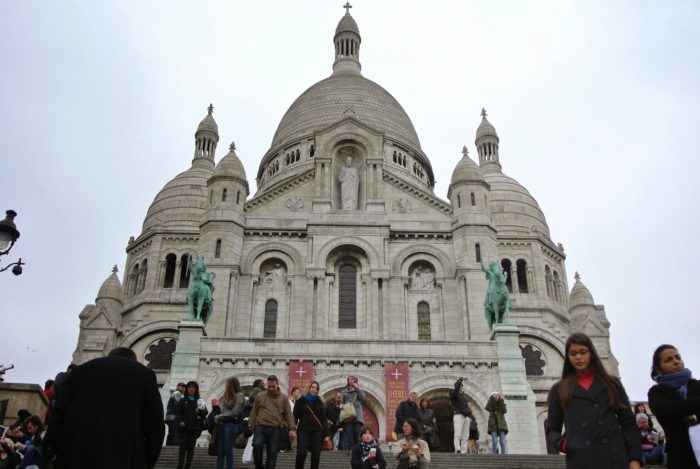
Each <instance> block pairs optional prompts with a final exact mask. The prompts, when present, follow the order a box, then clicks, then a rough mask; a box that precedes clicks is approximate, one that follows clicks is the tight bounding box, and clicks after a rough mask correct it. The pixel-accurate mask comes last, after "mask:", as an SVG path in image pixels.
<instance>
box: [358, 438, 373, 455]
mask: <svg viewBox="0 0 700 469" xmlns="http://www.w3.org/2000/svg"><path fill="white" fill-rule="evenodd" d="M360 447H361V448H362V458H363V459H364V458H366V457H367V455H368V454H369V450H371V449H372V448H375V447H376V445H375V444H374V440H372V441H370V442H369V443H365V442H364V441H361V442H360Z"/></svg>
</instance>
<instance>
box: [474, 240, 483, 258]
mask: <svg viewBox="0 0 700 469" xmlns="http://www.w3.org/2000/svg"><path fill="white" fill-rule="evenodd" d="M474 251H476V262H481V245H480V244H479V243H476V245H474Z"/></svg>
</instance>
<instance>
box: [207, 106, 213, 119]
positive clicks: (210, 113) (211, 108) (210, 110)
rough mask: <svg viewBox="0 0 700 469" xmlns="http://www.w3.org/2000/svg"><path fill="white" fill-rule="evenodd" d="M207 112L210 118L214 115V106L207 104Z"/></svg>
mask: <svg viewBox="0 0 700 469" xmlns="http://www.w3.org/2000/svg"><path fill="white" fill-rule="evenodd" d="M207 111H208V112H209V115H210V116H211V115H212V114H214V104H212V103H209V107H208V108H207Z"/></svg>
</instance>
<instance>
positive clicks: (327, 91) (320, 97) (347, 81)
mask: <svg viewBox="0 0 700 469" xmlns="http://www.w3.org/2000/svg"><path fill="white" fill-rule="evenodd" d="M346 117H352V118H354V119H357V120H358V121H359V122H361V123H363V124H365V125H367V126H369V127H372V128H374V129H376V130H378V131H379V132H384V133H386V135H387V137H391V138H394V139H396V140H398V141H402V142H405V143H406V144H408V145H410V146H412V147H413V148H415V149H417V150H419V149H420V141H419V140H418V135H417V134H416V130H415V128H414V127H413V123H412V122H411V119H410V118H409V117H408V115H407V114H406V111H404V109H403V108H402V107H401V105H400V104H399V102H398V101H397V100H396V99H395V98H394V97H393V96H392V95H391V94H389V92H388V91H386V90H385V89H384V88H382V87H381V86H379V85H378V84H376V83H375V82H373V81H371V80H368V79H367V78H364V77H363V76H362V75H359V74H336V75H333V76H331V77H329V78H326V79H325V80H321V81H319V82H318V83H316V84H315V85H313V86H311V87H310V88H309V89H307V90H306V91H304V92H303V93H302V94H301V96H299V97H298V98H297V99H296V101H294V102H293V103H292V105H291V106H290V107H289V109H288V110H287V112H286V113H285V114H284V116H283V117H282V120H281V121H280V124H279V126H278V127H277V131H276V132H275V136H274V137H273V138H272V145H271V147H272V148H274V147H277V146H278V145H282V144H284V143H286V142H289V141H291V140H295V139H298V138H300V137H302V136H306V135H311V134H313V133H314V132H317V131H319V130H322V129H324V128H326V127H328V126H330V125H332V124H335V123H336V122H338V121H340V120H342V119H344V118H346Z"/></svg>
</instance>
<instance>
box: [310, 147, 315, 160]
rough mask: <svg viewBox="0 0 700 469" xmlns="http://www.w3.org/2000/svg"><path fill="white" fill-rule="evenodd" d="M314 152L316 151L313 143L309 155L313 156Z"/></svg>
mask: <svg viewBox="0 0 700 469" xmlns="http://www.w3.org/2000/svg"><path fill="white" fill-rule="evenodd" d="M314 152H315V149H314V146H313V145H311V148H309V157H311V158H313V156H314Z"/></svg>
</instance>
